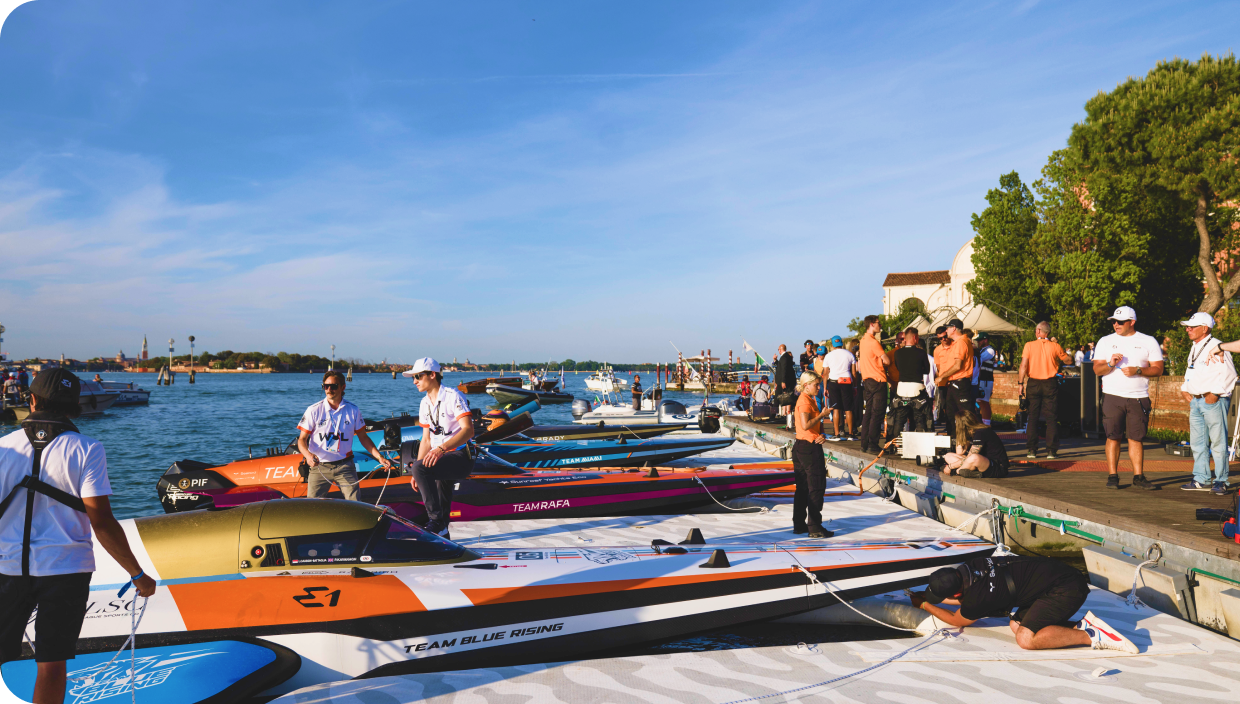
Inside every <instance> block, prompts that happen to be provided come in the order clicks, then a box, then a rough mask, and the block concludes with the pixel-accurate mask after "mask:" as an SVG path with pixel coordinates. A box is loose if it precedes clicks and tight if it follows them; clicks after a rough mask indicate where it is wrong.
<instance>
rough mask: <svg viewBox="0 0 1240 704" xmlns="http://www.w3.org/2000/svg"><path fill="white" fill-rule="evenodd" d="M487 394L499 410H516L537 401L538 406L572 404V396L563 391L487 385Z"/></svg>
mask: <svg viewBox="0 0 1240 704" xmlns="http://www.w3.org/2000/svg"><path fill="white" fill-rule="evenodd" d="M487 393H488V394H490V396H491V397H492V398H494V399H495V403H497V404H498V405H499V407H500V408H516V407H518V406H524V405H526V404H528V403H530V402H531V401H537V402H538V403H540V404H548V403H572V402H573V395H572V394H570V393H566V392H563V391H534V390H531V389H523V388H521V387H518V386H504V385H503V384H488V385H487Z"/></svg>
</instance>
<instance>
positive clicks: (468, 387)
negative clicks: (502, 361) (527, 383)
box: [456, 376, 521, 394]
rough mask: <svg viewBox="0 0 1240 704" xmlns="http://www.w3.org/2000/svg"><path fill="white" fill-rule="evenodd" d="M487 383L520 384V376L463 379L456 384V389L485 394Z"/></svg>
mask: <svg viewBox="0 0 1240 704" xmlns="http://www.w3.org/2000/svg"><path fill="white" fill-rule="evenodd" d="M489 384H503V385H504V386H520V385H521V377H519V376H497V377H491V378H489V379H474V380H473V381H463V382H461V383H459V384H457V385H456V388H457V390H458V391H460V392H461V393H463V394H485V393H486V392H487V386H488V385H489Z"/></svg>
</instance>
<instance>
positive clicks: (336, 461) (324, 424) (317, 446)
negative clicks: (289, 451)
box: [297, 369, 392, 501]
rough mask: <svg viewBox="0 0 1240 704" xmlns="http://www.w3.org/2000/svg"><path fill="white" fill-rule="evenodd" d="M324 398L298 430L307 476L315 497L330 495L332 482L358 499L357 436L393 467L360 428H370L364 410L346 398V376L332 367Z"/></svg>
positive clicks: (325, 381)
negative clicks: (308, 466)
mask: <svg viewBox="0 0 1240 704" xmlns="http://www.w3.org/2000/svg"><path fill="white" fill-rule="evenodd" d="M323 396H324V398H323V400H322V401H319V402H318V403H316V404H314V405H313V406H310V407H309V408H307V409H306V412H305V413H303V414H302V416H301V422H300V423H298V424H297V429H298V430H299V431H301V435H299V436H298V438H297V449H299V450H301V455H302V457H304V458H306V464H308V465H310V476H309V477H308V478H307V479H306V483H307V484H308V485H309V486H308V487H307V489H308V494H309V496H310V498H312V499H322V498H327V492H329V491H331V486H332V484H335V485H336V486H338V487H340V493H341V494H342V495H343V496H344V498H345V499H346V500H348V501H357V484H358V479H357V467H356V466H355V465H354V464H353V436H354V435H357V440H358V442H360V443H362V447H364V448H366V451H367V452H369V453H370V455H371V456H372V457H374V458H375V459H376V460H378V461H379V464H381V465H383V466H384V467H387V468H391V466H392V463H391V462H389V461H388V459H387V458H386V457H384V456H383V453H381V452H379V450H378V448H376V447H375V443H374V441H372V440H371V439H370V436H369V435H366V434H365V433H362V434H361V435H358V431H359V430H361V429H362V428H364V427H366V421H365V420H363V419H362V412H361V411H359V410H358V408H357V406H355V405H353V404H352V403H350V402H349V401H346V400H344V375H343V374H341V373H340V372H338V371H335V370H330V369H329V370H328V371H327V373H326V374H324V375H323Z"/></svg>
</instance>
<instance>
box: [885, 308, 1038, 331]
mask: <svg viewBox="0 0 1240 704" xmlns="http://www.w3.org/2000/svg"><path fill="white" fill-rule="evenodd" d="M952 318H959V319H960V321H961V322H963V323H964V326H965V327H966V328H969V329H970V330H975V331H977V332H982V331H983V330H984V331H986V332H989V333H1018V332H1021V331H1023V330H1024V328H1021V327H1018V326H1016V325H1013V324H1011V323H1009V322H1008V321H1006V320H1004V319H1003V318H1000V317H999V316H998V314H997V313H995V312H994V311H992V310H991V309H989V308H987V307H986V306H984V305H982V304H980V303H976V304H974V305H971V306H968V307H967V308H953V307H950V306H944V307H942V308H936V309H935V310H933V311H931V312H930V314H929V318H927V316H926V315H919V316H917V318H915V319H914V320H913V322H912V323H910V325H911V326H912V327H915V328H917V332H918V333H920V334H922V335H931V334H934V331H935V330H937V329H938V327H939V326H940V325H946V324H947V321H949V320H951V319H952Z"/></svg>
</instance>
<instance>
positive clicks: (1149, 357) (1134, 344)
mask: <svg viewBox="0 0 1240 704" xmlns="http://www.w3.org/2000/svg"><path fill="white" fill-rule="evenodd" d="M1109 320H1110V321H1111V326H1112V327H1113V328H1114V329H1115V332H1114V333H1113V334H1110V335H1107V336H1106V337H1104V338H1102V339H1101V340H1099V341H1098V345H1097V347H1095V350H1096V356H1095V357H1094V373H1095V374H1097V375H1098V376H1100V377H1102V425H1103V430H1105V431H1106V435H1107V472H1108V473H1109V474H1108V476H1107V487H1108V488H1110V489H1118V488H1119V449H1120V444H1119V442H1120V440H1121V439H1122V438H1124V437H1125V436H1127V438H1128V458H1129V459H1130V460H1132V469H1133V476H1132V485H1133V486H1139V487H1141V488H1142V489H1157V488H1158V487H1156V486H1154V485H1153V484H1151V483H1150V481H1149V480H1148V479H1146V478H1145V447H1144V446H1143V445H1142V444H1141V441H1142V440H1145V431H1146V429H1147V428H1148V427H1149V422H1150V377H1152V376H1153V377H1157V376H1162V373H1163V354H1162V348H1161V347H1159V345H1158V340H1155V339H1154V338H1152V337H1150V336H1149V335H1146V334H1143V333H1139V332H1137V313H1136V311H1134V310H1133V309H1132V308H1129V307H1128V306H1120V307H1119V308H1116V309H1115V312H1114V313H1112V314H1111V317H1110V318H1109Z"/></svg>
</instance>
